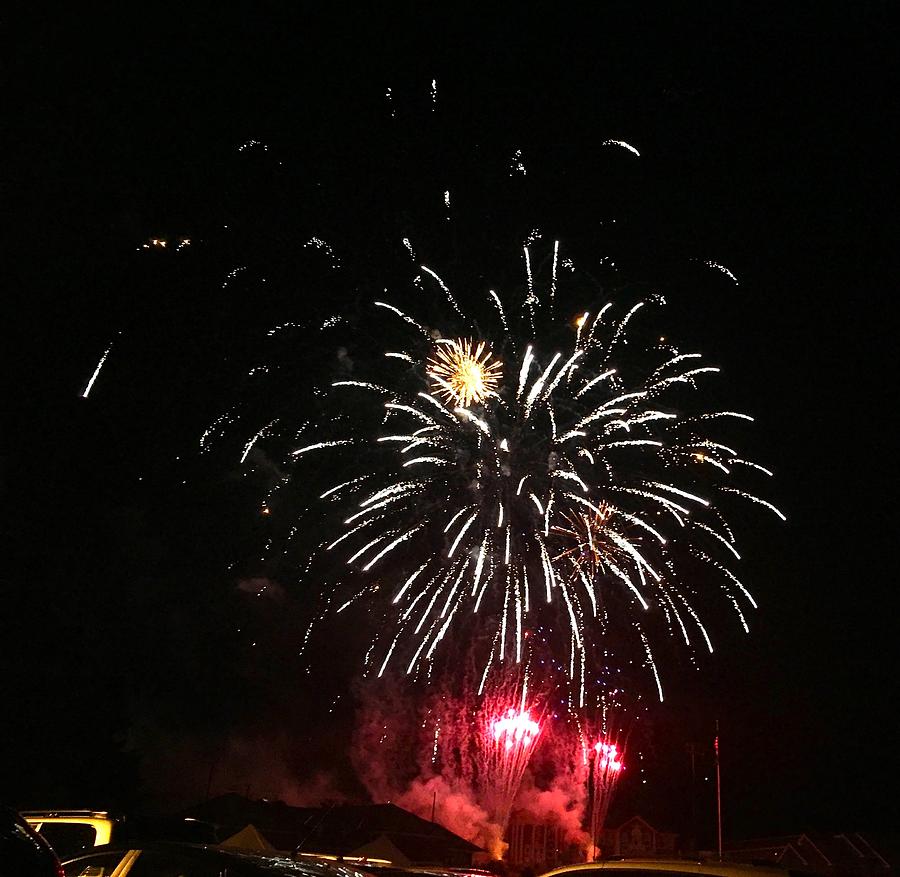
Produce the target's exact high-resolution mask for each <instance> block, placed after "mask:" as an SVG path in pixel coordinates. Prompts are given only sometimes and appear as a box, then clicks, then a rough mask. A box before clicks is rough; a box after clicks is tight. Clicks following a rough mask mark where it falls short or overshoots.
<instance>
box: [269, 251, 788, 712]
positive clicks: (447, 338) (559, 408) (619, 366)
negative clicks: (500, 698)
mask: <svg viewBox="0 0 900 877" xmlns="http://www.w3.org/2000/svg"><path fill="white" fill-rule="evenodd" d="M536 249H537V248H536V247H531V248H529V247H528V246H526V248H525V254H526V259H525V266H526V276H525V278H524V281H525V282H524V284H523V289H522V293H521V295H520V296H516V297H513V296H507V297H506V301H505V302H504V300H503V298H502V297H501V296H500V295H499V294H498V293H497V292H496V291H494V290H488V291H487V293H486V294H485V296H484V299H483V303H482V305H481V306H480V307H479V306H478V304H477V303H476V304H475V306H474V307H473V312H472V313H471V314H470V313H468V312H467V311H466V310H464V309H463V307H462V306H461V304H460V300H458V299H457V298H456V297H455V296H454V295H453V293H452V292H451V290H450V288H449V286H448V285H447V283H445V281H444V280H443V279H442V278H441V277H440V276H439V275H438V274H437V273H436V272H435V271H433V270H432V269H430V268H427V267H425V266H422V268H421V270H420V272H419V273H418V274H417V275H416V276H415V277H414V280H413V285H414V287H415V290H416V297H417V300H418V302H419V306H418V308H417V309H415V310H414V308H412V307H411V308H408V311H409V312H407V310H405V309H401V307H399V306H397V305H395V304H393V303H391V302H387V301H376V302H374V303H373V306H374V310H373V314H372V317H369V316H366V317H364V318H363V320H364V322H365V325H366V328H367V329H370V327H371V326H372V325H380V324H378V323H375V322H374V320H375V315H383V316H384V317H385V318H386V320H387V322H386V323H384V325H383V328H379V330H378V332H377V337H378V340H379V341H381V342H382V343H385V342H386V341H387V339H390V340H389V341H387V343H390V345H391V349H384V348H382V350H381V353H380V361H381V364H379V363H378V362H377V359H376V358H375V357H373V356H370V357H369V358H368V359H367V360H365V361H364V362H362V364H359V363H355V364H352V368H351V367H348V368H346V369H345V374H344V375H342V376H341V378H340V379H338V380H333V381H331V383H330V386H329V387H328V388H327V389H323V390H321V391H318V392H319V393H320V395H321V396H322V397H323V399H324V402H323V406H322V408H321V413H315V412H313V413H312V414H311V415H310V417H309V419H308V420H307V421H305V422H304V424H303V425H302V427H301V429H300V430H299V431H298V432H295V433H294V435H295V436H296V438H295V444H294V447H293V448H292V449H291V451H290V454H289V461H290V462H291V463H292V464H293V467H294V468H293V475H292V476H287V477H284V478H282V479H281V481H280V482H279V485H278V489H279V490H280V489H281V488H282V487H284V486H285V485H287V484H289V483H291V482H292V481H293V483H296V484H299V485H300V487H301V495H303V496H305V497H308V498H310V499H312V501H311V502H310V503H309V505H308V506H307V508H306V511H305V515H306V517H303V516H301V519H300V520H298V521H297V522H296V523H295V524H294V529H293V530H292V533H295V532H297V530H302V529H303V528H304V522H306V523H305V526H306V527H307V528H312V527H315V529H316V531H317V532H323V533H325V534H327V535H326V538H325V539H324V540H323V541H322V542H321V543H320V546H319V548H318V549H317V551H316V552H314V557H313V558H312V560H314V561H315V562H316V563H319V564H323V563H324V566H321V567H320V568H321V569H323V570H327V569H329V568H330V569H331V570H334V569H336V568H337V569H342V570H343V573H342V574H341V575H339V576H337V577H335V580H336V582H337V585H338V586H339V589H343V590H344V591H345V592H346V593H345V596H344V597H342V598H341V599H340V600H335V603H334V606H335V608H336V609H337V611H338V612H340V611H343V610H344V609H345V608H347V607H348V606H350V605H351V604H353V603H355V602H357V601H359V600H361V599H363V598H366V597H371V596H375V597H376V598H377V599H379V600H381V605H382V606H383V607H384V608H385V610H386V613H387V622H388V623H387V624H386V625H384V626H382V628H381V630H380V631H379V635H378V638H377V642H376V643H375V646H374V648H373V649H371V650H370V652H369V653H368V655H367V662H368V665H369V667H370V670H371V672H372V673H373V674H374V675H381V674H383V673H385V672H386V670H388V668H402V670H403V671H404V672H405V673H407V674H411V675H416V674H418V673H420V672H422V671H426V672H427V673H429V674H430V673H431V672H432V668H433V667H434V664H435V661H437V660H438V659H439V658H440V657H441V655H442V654H444V656H445V658H446V657H447V656H448V655H450V654H451V653H452V652H453V648H448V644H451V643H457V644H458V643H460V642H464V643H465V644H466V648H467V647H468V645H470V644H471V646H472V649H473V650H474V651H475V652H479V653H480V658H479V661H480V666H481V668H482V669H481V671H480V682H479V686H478V690H479V691H481V690H483V688H484V685H485V682H486V680H487V679H488V678H489V677H490V674H491V673H492V672H494V671H495V670H497V669H500V668H502V666H503V665H504V664H508V663H509V662H513V663H516V664H521V663H522V662H523V659H524V656H525V654H526V651H527V650H528V647H527V646H526V644H525V641H526V639H527V638H528V637H529V636H532V635H534V634H537V635H538V636H536V637H535V638H534V642H535V643H536V642H537V641H538V640H540V641H542V642H544V643H545V644H546V648H545V650H544V652H545V653H544V655H543V656H541V655H537V654H535V658H536V660H535V661H534V662H533V663H532V665H531V666H532V667H533V668H538V667H540V668H541V670H540V672H541V673H542V674H543V675H544V676H548V677H550V676H554V675H556V676H557V677H565V679H566V681H567V684H568V685H569V690H570V691H572V692H573V693H574V701H573V705H574V706H576V707H581V706H584V705H585V703H586V693H585V692H586V687H588V686H589V685H590V684H591V671H592V669H598V666H597V665H599V664H600V662H601V660H602V661H603V662H604V663H608V662H609V661H610V660H611V656H612V655H613V653H614V652H616V653H618V654H619V656H620V658H621V661H622V662H623V663H624V661H625V657H624V655H625V652H626V650H629V649H630V650H631V658H632V659H633V658H634V654H635V653H636V654H637V657H638V660H637V663H639V664H642V665H643V666H644V667H645V668H646V669H647V671H648V673H649V674H650V676H651V677H652V679H653V681H654V685H655V687H656V689H657V692H658V696H659V698H660V699H662V696H663V690H662V682H661V677H660V672H659V667H658V664H657V661H656V659H655V657H654V651H653V649H654V637H655V636H657V635H658V634H659V632H660V631H663V632H664V633H665V634H666V635H671V636H674V637H675V638H677V639H680V640H683V642H684V643H685V644H686V645H687V646H691V647H692V646H694V645H695V644H696V645H699V646H701V647H702V648H705V649H707V650H708V651H712V649H713V645H712V639H711V636H710V634H709V631H708V629H707V626H706V624H705V622H704V620H703V619H702V616H701V608H703V606H704V603H705V597H706V594H705V592H704V591H703V590H702V589H698V588H697V587H695V586H694V585H693V584H692V583H689V582H686V581H685V577H684V576H683V574H682V569H683V568H688V569H690V570H691V576H693V573H694V571H695V570H696V568H697V565H698V564H701V565H705V566H706V567H708V570H709V573H710V577H709V578H710V579H711V581H713V582H715V583H716V584H715V587H714V588H707V589H706V590H707V591H712V592H713V593H718V594H720V595H724V598H725V601H726V603H727V604H730V606H731V607H732V608H733V609H734V611H735V615H736V617H737V618H738V620H739V621H740V623H741V624H742V625H743V626H744V628H745V629H746V628H747V623H746V617H745V616H746V612H747V609H748V607H751V608H752V607H754V606H755V602H754V600H753V598H752V597H751V595H750V593H749V592H748V591H747V589H746V588H745V587H744V585H743V584H742V583H741V581H740V580H739V578H738V577H737V576H736V575H735V573H734V572H733V571H732V569H731V567H730V566H729V562H733V561H736V560H738V559H739V554H738V550H737V547H736V546H737V543H736V537H735V535H734V532H733V530H732V528H731V527H730V525H729V523H728V520H727V518H726V514H725V512H726V510H729V511H730V508H731V503H732V502H733V501H734V500H735V499H738V500H739V499H746V500H749V501H750V502H751V503H752V504H753V505H756V506H762V507H765V508H766V509H768V510H771V511H772V512H774V513H776V514H777V515H779V516H780V517H783V516H782V515H781V513H780V512H779V511H778V510H777V509H776V508H775V507H774V506H772V505H771V504H770V503H769V502H767V501H766V500H764V499H761V498H759V497H758V496H756V495H755V494H753V493H747V492H745V491H744V490H743V488H742V487H737V486H735V481H736V480H737V478H738V476H740V475H741V474H747V475H749V476H751V477H753V476H755V477H758V476H759V473H760V472H762V473H765V474H771V473H768V470H765V469H763V467H761V466H758V465H757V464H755V463H751V462H750V461H747V460H745V459H743V458H742V457H741V455H740V454H739V452H738V451H737V450H736V449H735V448H734V447H732V446H731V445H730V444H727V443H725V442H723V441H721V440H719V438H718V437H717V435H716V432H715V430H716V429H717V428H719V427H720V426H722V425H723V424H724V423H726V422H728V421H737V422H740V421H747V420H751V419H752V418H750V417H749V416H747V415H744V414H740V413H738V412H733V411H720V410H712V411H704V410H703V409H702V407H701V408H700V410H699V411H698V407H699V406H698V405H697V399H698V398H702V394H701V392H700V391H701V386H702V382H703V381H705V380H706V379H708V378H710V377H711V376H712V375H714V374H715V373H716V372H718V371H719V369H718V368H716V367H714V366H710V365H707V364H705V363H704V362H703V361H702V359H701V357H700V355H699V354H696V353H680V352H679V351H678V350H676V349H674V348H673V347H672V346H671V345H669V344H667V343H665V342H663V341H662V339H657V337H656V336H654V337H652V339H651V340H649V341H648V340H647V338H648V335H647V330H646V329H645V328H644V327H643V325H642V318H643V317H644V316H645V314H646V313H647V312H648V311H650V310H651V308H652V306H658V305H660V304H662V303H663V302H662V299H661V298H660V297H659V296H650V297H649V298H647V299H645V300H641V301H637V302H636V303H634V304H633V305H632V306H630V307H628V308H627V309H624V310H623V309H619V308H617V307H616V306H615V305H614V304H612V303H604V302H602V300H601V302H600V303H599V304H598V306H597V307H595V308H589V309H587V310H585V309H584V304H585V303H586V301H590V299H587V300H586V299H585V282H584V281H583V280H582V281H581V282H579V283H577V284H564V283H563V276H562V275H563V273H564V272H563V271H562V267H563V266H567V267H568V273H569V274H573V273H574V269H573V267H572V265H571V262H570V261H569V260H565V259H561V257H560V253H559V245H558V244H554V245H553V249H552V252H550V253H545V254H544V255H543V258H542V259H540V260H539V259H538V258H537V257H536V256H537V254H536V253H535V252H532V250H536ZM541 265H543V266H544V272H545V274H546V275H547V276H546V277H544V276H543V275H542V274H541V272H540V270H539V266H541ZM569 285H571V286H572V287H573V288H572V289H571V290H570V289H569V288H568V287H569ZM515 298H518V301H519V304H518V306H517V305H516V304H515ZM426 302H427V304H426ZM576 304H580V305H581V307H576V306H575V305H576ZM573 314H574V315H575V316H573ZM340 322H342V321H341V320H335V321H333V322H331V323H330V324H329V325H334V324H336V323H340ZM636 327H638V328H639V329H640V331H637V330H636ZM460 330H462V331H460ZM473 330H474V333H473ZM467 333H469V334H470V336H471V337H466V336H467ZM501 357H502V359H501ZM345 359H346V357H345ZM327 475H331V477H330V478H328V479H327V481H322V482H321V489H319V490H316V491H315V496H317V499H315V498H313V497H310V494H311V493H313V490H312V488H313V485H315V484H316V479H320V478H324V477H326V476H327ZM276 492H277V491H276ZM275 499H276V501H277V497H276V498H275ZM267 503H268V504H269V505H271V504H272V497H271V496H269V497H267ZM305 568H309V564H308V562H307V565H306V567H305ZM323 574H327V573H323ZM385 595H389V596H388V599H387V600H385V599H384V596H385ZM626 642H627V643H628V645H627V646H625V645H624V643H626ZM535 648H536V647H535ZM456 649H457V651H458V650H459V646H458V645H457V646H456ZM599 655H602V658H600V657H598V656H599ZM594 676H595V677H596V674H594ZM543 681H547V680H543Z"/></svg>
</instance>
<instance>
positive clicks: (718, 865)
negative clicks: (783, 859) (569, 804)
mask: <svg viewBox="0 0 900 877" xmlns="http://www.w3.org/2000/svg"><path fill="white" fill-rule="evenodd" d="M691 874H696V875H705V877H789V875H790V874H791V872H789V871H785V870H784V869H783V868H775V867H772V866H768V865H744V864H737V863H733V862H711V861H702V860H700V859H627V858H625V859H603V860H601V861H599V862H583V863H581V864H579V865H567V866H565V867H562V868H554V870H552V871H548V872H547V873H546V874H544V875H543V877H616V875H618V877H688V875H691Z"/></svg>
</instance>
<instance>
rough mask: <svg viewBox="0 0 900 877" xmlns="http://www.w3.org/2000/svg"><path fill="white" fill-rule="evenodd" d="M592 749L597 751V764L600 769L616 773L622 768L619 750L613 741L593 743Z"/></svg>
mask: <svg viewBox="0 0 900 877" xmlns="http://www.w3.org/2000/svg"><path fill="white" fill-rule="evenodd" d="M594 751H595V752H596V753H597V766H598V767H599V768H601V769H602V770H609V771H613V772H614V773H616V772H618V771H620V770H621V769H622V762H621V761H619V750H618V748H617V747H616V744H615V743H595V744H594Z"/></svg>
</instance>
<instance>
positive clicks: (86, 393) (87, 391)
mask: <svg viewBox="0 0 900 877" xmlns="http://www.w3.org/2000/svg"><path fill="white" fill-rule="evenodd" d="M112 349H113V346H112V344H110V345H109V347H107V348H106V350H104V351H103V356H101V357H100V361H99V362H98V363H97V367H96V368H95V369H94V372H93V374H92V375H91V378H90V380H89V381H88V382H87V386H86V387H85V388H84V392H82V394H81V398H82V399H87V397H88V396H89V395H90V393H91V388H92V387H93V386H94V382H95V381H96V380H97V378H98V376H99V375H100V369H102V368H103V363H105V362H106V358H107V357H108V356H109V352H110V350H112Z"/></svg>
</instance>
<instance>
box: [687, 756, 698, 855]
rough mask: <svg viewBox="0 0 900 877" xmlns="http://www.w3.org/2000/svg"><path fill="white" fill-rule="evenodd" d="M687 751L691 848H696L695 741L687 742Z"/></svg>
mask: <svg viewBox="0 0 900 877" xmlns="http://www.w3.org/2000/svg"><path fill="white" fill-rule="evenodd" d="M687 751H688V752H689V753H690V755H691V823H690V825H691V850H692V851H693V850H696V849H697V746H696V744H695V743H688V744H687Z"/></svg>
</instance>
